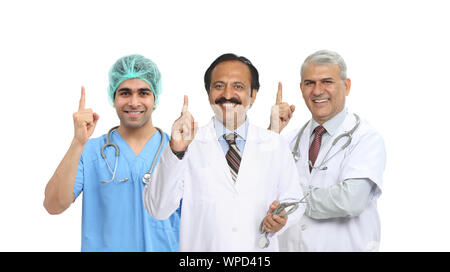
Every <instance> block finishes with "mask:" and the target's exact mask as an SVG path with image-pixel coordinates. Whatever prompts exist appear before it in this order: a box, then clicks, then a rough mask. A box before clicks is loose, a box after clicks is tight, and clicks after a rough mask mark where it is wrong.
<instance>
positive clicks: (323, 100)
mask: <svg viewBox="0 0 450 272" xmlns="http://www.w3.org/2000/svg"><path fill="white" fill-rule="evenodd" d="M327 100H328V99H322V100H313V101H314V102H316V103H322V102H325V101H327Z"/></svg>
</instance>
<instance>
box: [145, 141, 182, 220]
mask: <svg viewBox="0 0 450 272" xmlns="http://www.w3.org/2000/svg"><path fill="white" fill-rule="evenodd" d="M185 160H186V158H183V159H182V160H180V159H179V158H177V157H176V156H175V154H173V152H172V150H171V149H170V147H169V146H167V147H166V148H165V149H164V150H163V152H162V154H161V158H160V161H159V163H158V166H157V167H156V169H155V172H154V173H153V175H152V180H151V182H150V183H149V184H148V185H146V186H145V188H144V192H143V201H144V206H145V208H146V209H147V211H148V212H149V213H150V214H151V215H152V216H153V217H154V218H156V219H159V220H163V219H167V218H168V217H169V216H170V215H171V214H172V213H173V212H175V210H176V209H177V208H178V206H179V203H180V200H181V198H182V194H183V191H182V190H183V188H182V186H183V176H184V172H185V169H186V161H185Z"/></svg>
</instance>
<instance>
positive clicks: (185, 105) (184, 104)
mask: <svg viewBox="0 0 450 272" xmlns="http://www.w3.org/2000/svg"><path fill="white" fill-rule="evenodd" d="M187 111H188V97H187V95H185V96H184V103H183V109H182V110H181V114H185V113H186V112H187Z"/></svg>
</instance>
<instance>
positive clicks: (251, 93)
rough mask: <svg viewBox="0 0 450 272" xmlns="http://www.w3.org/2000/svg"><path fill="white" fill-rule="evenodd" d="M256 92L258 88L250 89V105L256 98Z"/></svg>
mask: <svg viewBox="0 0 450 272" xmlns="http://www.w3.org/2000/svg"><path fill="white" fill-rule="evenodd" d="M257 94H258V90H256V89H252V90H251V91H250V98H251V99H250V105H253V103H255V99H256V95H257Z"/></svg>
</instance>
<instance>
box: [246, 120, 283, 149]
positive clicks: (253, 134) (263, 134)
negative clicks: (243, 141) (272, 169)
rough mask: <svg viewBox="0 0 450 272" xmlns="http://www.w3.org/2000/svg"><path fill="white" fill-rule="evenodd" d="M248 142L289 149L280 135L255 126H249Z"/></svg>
mask: <svg viewBox="0 0 450 272" xmlns="http://www.w3.org/2000/svg"><path fill="white" fill-rule="evenodd" d="M247 140H248V141H255V142H256V143H259V144H261V145H270V146H273V147H283V148H287V149H289V146H288V144H287V142H286V141H285V139H284V138H283V137H282V136H281V135H280V134H278V133H276V132H273V131H271V130H268V129H267V128H261V127H258V126H255V125H253V124H251V123H250V124H249V126H248V132H247Z"/></svg>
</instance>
